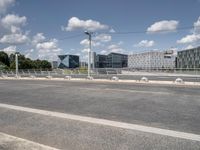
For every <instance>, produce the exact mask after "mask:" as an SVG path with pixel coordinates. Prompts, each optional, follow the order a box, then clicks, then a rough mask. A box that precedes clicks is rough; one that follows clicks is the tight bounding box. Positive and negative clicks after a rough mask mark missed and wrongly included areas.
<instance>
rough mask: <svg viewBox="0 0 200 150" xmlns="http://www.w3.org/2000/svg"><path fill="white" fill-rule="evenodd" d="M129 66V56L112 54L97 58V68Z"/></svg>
mask: <svg viewBox="0 0 200 150" xmlns="http://www.w3.org/2000/svg"><path fill="white" fill-rule="evenodd" d="M127 65H128V55H124V54H119V53H110V54H108V55H97V56H96V68H124V67H127Z"/></svg>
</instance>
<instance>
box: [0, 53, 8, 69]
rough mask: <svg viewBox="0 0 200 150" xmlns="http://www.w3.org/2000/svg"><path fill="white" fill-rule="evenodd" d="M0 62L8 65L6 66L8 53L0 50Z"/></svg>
mask: <svg viewBox="0 0 200 150" xmlns="http://www.w3.org/2000/svg"><path fill="white" fill-rule="evenodd" d="M0 62H1V63H3V64H4V65H6V66H8V67H9V66H10V61H9V57H8V54H6V53H5V52H3V51H1V52H0Z"/></svg>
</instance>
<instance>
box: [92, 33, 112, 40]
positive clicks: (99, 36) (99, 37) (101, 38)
mask: <svg viewBox="0 0 200 150" xmlns="http://www.w3.org/2000/svg"><path fill="white" fill-rule="evenodd" d="M94 40H96V41H100V42H110V41H111V40H112V37H111V36H110V35H108V34H100V35H97V36H96V37H95V38H94Z"/></svg>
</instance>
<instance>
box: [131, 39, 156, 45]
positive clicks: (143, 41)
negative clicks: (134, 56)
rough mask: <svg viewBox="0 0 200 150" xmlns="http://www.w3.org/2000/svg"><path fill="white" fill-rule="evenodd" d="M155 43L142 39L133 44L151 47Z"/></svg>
mask: <svg viewBox="0 0 200 150" xmlns="http://www.w3.org/2000/svg"><path fill="white" fill-rule="evenodd" d="M154 45H155V42H154V41H152V40H151V41H148V40H142V41H140V42H139V43H138V44H135V45H134V46H135V47H152V46H154Z"/></svg>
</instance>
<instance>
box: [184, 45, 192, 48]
mask: <svg viewBox="0 0 200 150" xmlns="http://www.w3.org/2000/svg"><path fill="white" fill-rule="evenodd" d="M192 48H194V46H193V45H188V46H187V47H186V48H184V49H192Z"/></svg>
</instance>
